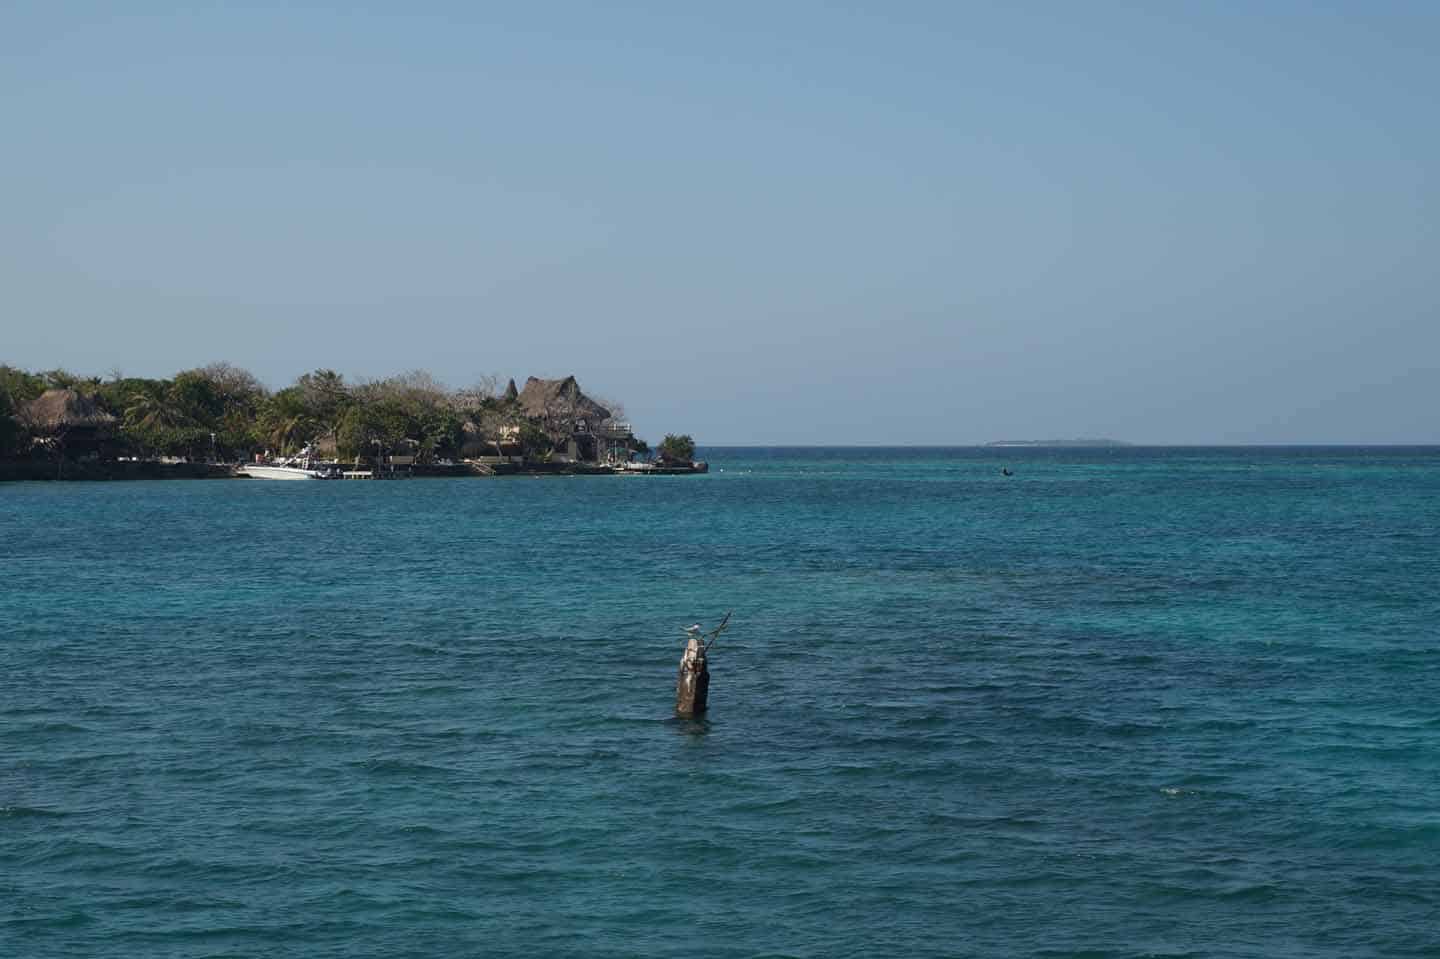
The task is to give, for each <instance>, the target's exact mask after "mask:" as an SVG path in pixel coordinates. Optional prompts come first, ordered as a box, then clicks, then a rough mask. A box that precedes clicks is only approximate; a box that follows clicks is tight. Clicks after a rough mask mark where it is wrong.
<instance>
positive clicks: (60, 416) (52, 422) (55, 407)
mask: <svg viewBox="0 0 1440 959" xmlns="http://www.w3.org/2000/svg"><path fill="white" fill-rule="evenodd" d="M15 418H16V419H17V420H19V421H20V425H21V426H23V427H25V428H26V429H27V430H29V431H30V432H32V433H39V434H51V433H60V432H65V431H68V430H75V429H103V428H104V427H107V426H110V425H111V424H112V423H114V422H115V417H113V416H111V415H110V414H109V413H107V412H105V411H104V410H102V409H101V408H100V406H99V404H97V403H96V402H95V401H94V400H92V399H90V398H89V397H88V396H81V395H80V394H79V393H77V392H75V391H74V390H46V391H45V392H44V393H42V394H40V396H38V397H36V398H35V399H33V400H31V401H30V402H29V403H26V404H25V405H24V406H22V407H20V413H19V415H17V416H16V417H15Z"/></svg>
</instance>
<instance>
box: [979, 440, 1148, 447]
mask: <svg viewBox="0 0 1440 959" xmlns="http://www.w3.org/2000/svg"><path fill="white" fill-rule="evenodd" d="M985 445H986V446H1060V447H1067V448H1071V449H1074V448H1076V447H1102V448H1109V447H1116V446H1130V445H1131V444H1129V443H1126V442H1123V441H1121V440H1111V439H1071V440H996V441H994V442H993V443H986V444H985Z"/></svg>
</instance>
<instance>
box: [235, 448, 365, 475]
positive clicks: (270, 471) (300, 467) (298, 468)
mask: <svg viewBox="0 0 1440 959" xmlns="http://www.w3.org/2000/svg"><path fill="white" fill-rule="evenodd" d="M239 472H240V473H241V474H242V475H244V476H249V477H252V478H253V479H269V480H328V479H341V478H342V477H343V475H344V474H342V473H341V472H340V470H339V469H337V468H336V467H334V466H329V465H324V466H321V465H318V464H316V463H315V461H314V460H313V459H312V452H311V448H310V447H309V446H308V445H307V446H306V447H305V448H304V449H303V450H301V451H300V453H299V455H297V456H292V457H291V458H289V459H284V460H278V461H276V462H274V463H246V464H245V465H244V466H242V467H240V470H239Z"/></svg>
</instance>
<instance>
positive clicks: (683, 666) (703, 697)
mask: <svg viewBox="0 0 1440 959" xmlns="http://www.w3.org/2000/svg"><path fill="white" fill-rule="evenodd" d="M729 623H730V614H729V613H726V614H725V618H724V619H722V620H721V621H720V625H719V626H717V627H715V629H714V630H713V631H712V632H711V633H710V638H709V641H706V639H705V637H704V635H703V634H701V632H700V624H699V623H696V624H695V625H694V626H688V627H686V629H685V634H686V636H688V637H689V639H688V640H687V641H686V643H685V653H684V655H682V656H681V657H680V675H679V676H678V677H677V678H676V680H675V715H677V716H679V717H681V718H682V719H694V718H695V717H696V716H699V715H701V714H702V713H704V712H705V709H706V707H707V706H708V705H709V697H710V665H709V662H708V660H707V658H706V655H705V654H706V653H708V652H709V651H710V646H711V645H712V644H713V643H714V642H715V640H716V639H717V638H719V636H720V634H721V633H722V632H724V631H725V627H726V626H727V625H729Z"/></svg>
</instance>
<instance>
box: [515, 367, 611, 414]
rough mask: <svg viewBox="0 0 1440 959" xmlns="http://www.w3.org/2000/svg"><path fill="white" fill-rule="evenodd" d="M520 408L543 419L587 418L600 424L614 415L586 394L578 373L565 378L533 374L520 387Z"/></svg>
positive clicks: (525, 412)
mask: <svg viewBox="0 0 1440 959" xmlns="http://www.w3.org/2000/svg"><path fill="white" fill-rule="evenodd" d="M519 399H520V409H521V411H522V412H523V413H524V414H525V415H526V416H531V417H535V418H536V419H542V420H556V419H564V420H571V421H574V420H585V421H587V422H588V423H590V424H592V425H599V424H600V423H601V422H602V421H604V420H608V419H609V418H610V411H609V410H607V409H606V408H605V407H603V406H601V405H600V404H599V403H596V402H595V401H594V400H592V399H591V398H590V397H588V396H586V395H585V394H584V393H583V392H581V390H580V384H579V383H577V382H575V377H573V376H567V377H565V378H564V379H563V380H542V379H540V378H538V377H535V376H532V377H530V378H529V379H528V380H526V381H525V388H524V389H523V390H521V391H520V396H519Z"/></svg>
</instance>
